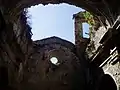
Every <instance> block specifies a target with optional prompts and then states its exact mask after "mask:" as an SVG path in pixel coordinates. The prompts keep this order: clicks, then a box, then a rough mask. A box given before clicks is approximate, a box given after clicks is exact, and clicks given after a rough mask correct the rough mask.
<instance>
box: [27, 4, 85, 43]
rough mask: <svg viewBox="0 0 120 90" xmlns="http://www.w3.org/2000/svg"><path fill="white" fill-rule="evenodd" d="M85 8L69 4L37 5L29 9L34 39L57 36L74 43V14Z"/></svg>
mask: <svg viewBox="0 0 120 90" xmlns="http://www.w3.org/2000/svg"><path fill="white" fill-rule="evenodd" d="M81 10H82V11H83V9H81V8H78V7H75V6H72V5H68V4H64V3H63V4H56V5H52V4H49V5H46V6H43V5H41V4H40V5H36V6H32V7H31V8H29V9H28V11H29V13H28V15H30V19H29V22H30V23H31V26H32V32H33V36H32V39H33V40H40V39H43V38H47V37H51V36H57V37H60V38H63V39H66V40H68V41H71V42H73V43H74V41H75V40H74V20H73V19H72V18H73V14H75V13H78V12H80V11H81Z"/></svg>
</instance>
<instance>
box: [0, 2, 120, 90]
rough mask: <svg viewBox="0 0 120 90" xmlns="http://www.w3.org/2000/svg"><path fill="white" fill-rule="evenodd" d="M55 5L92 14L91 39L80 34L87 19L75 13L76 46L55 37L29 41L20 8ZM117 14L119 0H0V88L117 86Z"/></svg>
mask: <svg viewBox="0 0 120 90" xmlns="http://www.w3.org/2000/svg"><path fill="white" fill-rule="evenodd" d="M60 3H67V4H70V5H75V6H77V7H81V8H83V9H85V10H86V11H88V12H90V13H91V14H92V15H93V17H92V18H93V19H94V25H92V27H90V33H89V35H90V38H89V39H88V38H84V37H83V35H82V32H83V28H82V25H83V24H82V23H84V22H86V23H89V22H87V20H86V18H85V17H84V15H83V14H82V13H83V12H79V13H76V14H74V15H73V19H74V26H75V29H74V30H75V31H74V32H75V44H73V43H71V42H69V41H67V40H63V39H61V38H59V37H50V38H45V39H42V40H37V41H33V40H32V39H31V36H32V32H31V27H30V26H29V24H28V23H27V15H26V13H27V12H26V11H25V9H26V8H28V7H30V6H34V5H37V4H43V5H47V4H60ZM86 11H85V12H86ZM119 14H120V5H119V0H0V90H120V40H119V39H120V31H119V30H120V15H119ZM53 58H54V60H57V61H55V63H53V62H52V59H53Z"/></svg>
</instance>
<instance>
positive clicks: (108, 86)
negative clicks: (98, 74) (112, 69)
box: [98, 74, 117, 90]
mask: <svg viewBox="0 0 120 90" xmlns="http://www.w3.org/2000/svg"><path fill="white" fill-rule="evenodd" d="M98 90H117V85H116V83H115V81H114V79H113V78H112V77H111V76H110V75H109V74H105V75H103V76H102V78H101V81H100V84H99V89H98Z"/></svg>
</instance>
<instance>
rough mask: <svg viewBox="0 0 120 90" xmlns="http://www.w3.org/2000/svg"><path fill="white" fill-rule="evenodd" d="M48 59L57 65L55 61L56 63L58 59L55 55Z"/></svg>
mask: <svg viewBox="0 0 120 90" xmlns="http://www.w3.org/2000/svg"><path fill="white" fill-rule="evenodd" d="M50 61H51V62H52V63H53V64H55V65H57V63H58V59H57V58H56V57H52V58H51V59H50Z"/></svg>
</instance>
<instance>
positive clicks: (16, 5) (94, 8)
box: [0, 0, 119, 24]
mask: <svg viewBox="0 0 120 90" xmlns="http://www.w3.org/2000/svg"><path fill="white" fill-rule="evenodd" d="M113 2H114V3H113ZM118 2H119V0H111V1H108V0H12V1H9V0H1V1H0V5H2V6H3V7H5V8H8V10H12V11H11V12H12V13H13V12H14V13H15V14H19V13H20V12H21V10H23V9H24V8H28V7H30V6H34V5H37V4H43V5H47V4H60V3H67V4H70V5H75V6H77V7H81V8H83V9H85V10H87V11H90V12H92V13H93V14H95V15H97V16H103V17H104V18H105V19H107V20H108V21H109V23H110V24H113V22H114V21H115V19H116V18H117V15H118V12H119V10H118V9H117V8H119V5H118Z"/></svg>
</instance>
